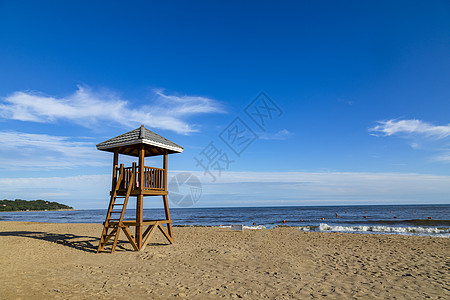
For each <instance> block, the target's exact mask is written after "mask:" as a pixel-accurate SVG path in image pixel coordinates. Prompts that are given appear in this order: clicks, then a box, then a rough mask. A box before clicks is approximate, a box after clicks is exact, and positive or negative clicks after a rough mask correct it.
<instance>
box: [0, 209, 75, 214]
mask: <svg viewBox="0 0 450 300" xmlns="http://www.w3.org/2000/svg"><path fill="white" fill-rule="evenodd" d="M74 210H77V209H74V208H65V209H44V210H42V209H38V210H31V209H27V210H1V211H0V213H2V212H38V211H74Z"/></svg>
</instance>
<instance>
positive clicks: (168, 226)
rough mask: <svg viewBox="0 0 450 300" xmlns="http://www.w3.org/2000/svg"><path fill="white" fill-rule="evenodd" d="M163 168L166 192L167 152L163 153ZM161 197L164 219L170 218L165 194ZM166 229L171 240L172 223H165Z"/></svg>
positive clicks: (165, 189)
mask: <svg viewBox="0 0 450 300" xmlns="http://www.w3.org/2000/svg"><path fill="white" fill-rule="evenodd" d="M163 169H164V171H163V187H164V191H166V192H167V170H168V168H167V154H164V157H163ZM162 197H163V202H164V212H165V213H166V220H170V211H169V202H168V201H167V195H163V196H162ZM167 231H168V232H169V236H170V237H171V238H172V241H173V232H172V223H168V224H167Z"/></svg>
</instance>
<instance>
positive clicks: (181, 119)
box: [0, 86, 224, 134]
mask: <svg viewBox="0 0 450 300" xmlns="http://www.w3.org/2000/svg"><path fill="white" fill-rule="evenodd" d="M154 93H155V94H154V96H155V97H154V101H151V102H150V103H148V105H143V106H133V104H132V103H130V102H129V101H127V100H124V99H122V98H121V97H120V96H118V95H116V94H115V93H113V92H110V91H103V92H94V91H93V90H92V89H90V88H88V87H84V86H78V88H77V90H76V91H75V92H74V93H73V94H71V95H69V96H67V97H61V98H57V97H51V96H47V95H42V94H40V93H32V92H22V91H18V92H14V93H12V94H11V95H9V96H7V97H4V98H2V103H1V102H0V117H1V118H5V119H13V120H20V121H30V122H43V123H50V122H56V121H58V120H66V121H70V122H74V123H77V124H79V125H82V126H86V127H92V126H95V125H96V124H98V123H99V122H108V123H112V124H120V125H122V126H126V127H130V128H132V127H136V126H139V125H140V124H144V125H146V126H148V127H153V128H159V129H166V130H172V131H175V132H177V133H181V134H189V133H192V132H195V131H197V130H198V128H197V126H196V125H195V124H190V123H188V122H187V118H189V117H191V116H193V115H198V114H210V113H223V112H224V109H223V107H222V106H221V104H220V103H219V102H218V101H216V100H213V99H210V98H205V97H196V96H174V95H167V94H165V93H164V91H163V90H155V91H154Z"/></svg>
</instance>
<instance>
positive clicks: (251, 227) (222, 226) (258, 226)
mask: <svg viewBox="0 0 450 300" xmlns="http://www.w3.org/2000/svg"><path fill="white" fill-rule="evenodd" d="M219 228H231V226H230V225H220V226H219ZM244 229H266V226H263V225H256V226H244Z"/></svg>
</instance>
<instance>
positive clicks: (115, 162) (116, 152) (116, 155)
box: [111, 148, 119, 191]
mask: <svg viewBox="0 0 450 300" xmlns="http://www.w3.org/2000/svg"><path fill="white" fill-rule="evenodd" d="M118 164H119V148H116V149H114V157H113V174H112V184H111V191H114V189H115V188H116V182H117V165H118Z"/></svg>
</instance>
